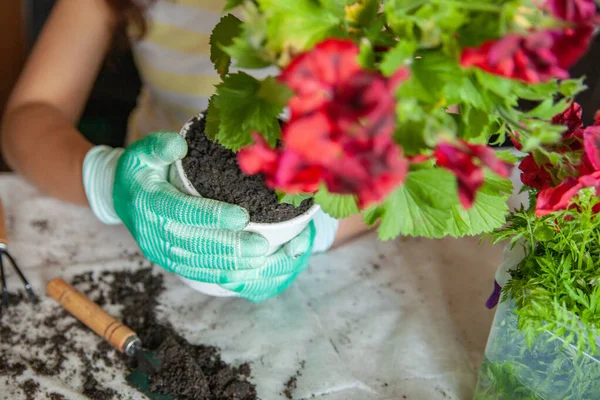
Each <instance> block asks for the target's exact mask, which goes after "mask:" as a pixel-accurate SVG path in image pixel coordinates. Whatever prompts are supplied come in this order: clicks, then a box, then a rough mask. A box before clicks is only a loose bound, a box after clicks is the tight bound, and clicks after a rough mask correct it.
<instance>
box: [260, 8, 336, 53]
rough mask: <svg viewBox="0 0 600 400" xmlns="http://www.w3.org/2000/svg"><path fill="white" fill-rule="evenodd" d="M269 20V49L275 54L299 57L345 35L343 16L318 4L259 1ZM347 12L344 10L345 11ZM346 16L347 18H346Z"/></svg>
mask: <svg viewBox="0 0 600 400" xmlns="http://www.w3.org/2000/svg"><path fill="white" fill-rule="evenodd" d="M257 1H258V3H259V5H260V9H261V10H263V11H264V13H265V15H266V17H267V18H268V23H267V38H268V44H267V46H268V47H269V48H270V50H271V51H273V52H275V53H285V54H286V56H289V54H290V53H298V52H301V51H304V50H307V49H309V48H311V47H312V46H313V45H314V44H316V43H317V42H319V41H321V40H322V39H324V38H326V37H331V36H340V35H342V34H343V32H342V30H341V28H340V26H341V16H340V15H336V13H334V12H332V11H331V8H330V7H327V8H326V7H324V6H323V5H322V4H321V3H320V2H318V1H314V0H257ZM341 10H342V11H343V7H342V8H341ZM342 15H343V14H342Z"/></svg>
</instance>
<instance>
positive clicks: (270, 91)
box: [258, 76, 294, 108]
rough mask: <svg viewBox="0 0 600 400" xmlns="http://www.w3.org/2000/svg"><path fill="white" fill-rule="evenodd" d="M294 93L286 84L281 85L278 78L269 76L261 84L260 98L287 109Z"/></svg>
mask: <svg viewBox="0 0 600 400" xmlns="http://www.w3.org/2000/svg"><path fill="white" fill-rule="evenodd" d="M293 95H294V92H293V91H292V90H291V89H290V88H288V87H287V86H286V85H285V84H283V83H279V82H278V81H277V79H276V78H274V77H272V76H268V77H266V78H265V79H263V80H262V81H261V82H260V89H259V90H258V98H260V99H264V100H266V101H267V102H268V103H270V104H274V105H278V106H280V107H281V108H283V107H285V106H286V104H287V102H288V100H289V99H290V97H292V96H293Z"/></svg>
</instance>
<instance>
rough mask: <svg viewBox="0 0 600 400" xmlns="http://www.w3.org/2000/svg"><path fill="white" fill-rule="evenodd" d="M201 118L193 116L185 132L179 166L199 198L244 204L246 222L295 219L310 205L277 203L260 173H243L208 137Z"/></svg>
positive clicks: (231, 155) (309, 202)
mask: <svg viewBox="0 0 600 400" xmlns="http://www.w3.org/2000/svg"><path fill="white" fill-rule="evenodd" d="M205 126H206V119H205V118H201V119H199V118H197V117H196V118H194V119H193V120H192V123H191V126H190V129H189V131H188V133H187V136H186V140H187V143H188V154H187V156H186V157H185V158H184V159H183V169H184V171H185V174H186V176H187V177H188V179H189V181H190V182H191V183H192V185H193V186H194V188H195V189H196V191H198V193H200V195H201V196H202V197H206V198H209V199H214V200H219V201H223V202H226V203H230V204H237V205H239V206H241V207H244V208H245V209H247V210H248V212H249V213H250V221H251V222H256V223H276V222H283V221H287V220H290V219H292V218H295V217H297V216H299V215H301V214H303V213H304V212H306V211H307V210H308V209H309V208H310V207H311V206H312V204H313V201H312V200H311V199H308V200H305V201H303V202H302V204H300V206H299V207H297V208H296V207H294V206H293V205H291V204H281V203H279V200H278V199H277V195H276V194H275V191H273V190H271V189H269V188H268V187H267V186H266V185H265V181H264V178H263V177H262V176H261V175H254V176H248V175H245V174H244V173H243V172H242V171H241V170H240V167H239V166H238V163H237V158H236V155H235V153H234V152H232V151H230V150H228V149H226V148H224V147H223V146H221V145H220V144H218V143H216V142H213V141H212V140H210V139H208V138H207V137H206V135H205Z"/></svg>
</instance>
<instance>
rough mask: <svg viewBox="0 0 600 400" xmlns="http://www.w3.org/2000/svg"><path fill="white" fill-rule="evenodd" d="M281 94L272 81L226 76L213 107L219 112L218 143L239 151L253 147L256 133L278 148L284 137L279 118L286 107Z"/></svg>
mask: <svg viewBox="0 0 600 400" xmlns="http://www.w3.org/2000/svg"><path fill="white" fill-rule="evenodd" d="M271 79H272V78H271ZM278 90H279V89H278V86H277V85H276V84H275V83H274V82H273V81H271V80H270V78H266V79H265V80H264V81H259V80H257V79H256V78H253V77H252V76H250V75H248V74H246V73H244V72H238V73H236V74H231V75H227V76H226V77H225V78H224V79H223V82H222V83H220V84H219V85H217V93H216V94H217V96H216V97H213V100H214V106H216V107H217V108H218V109H219V132H218V135H217V136H216V140H217V141H218V142H219V143H221V145H223V146H224V147H226V148H228V149H230V150H233V151H237V150H239V149H240V148H242V147H244V146H246V145H249V144H251V143H252V137H251V134H252V133H253V132H259V133H260V134H261V135H262V136H263V137H264V138H265V139H266V140H267V142H268V143H269V144H270V145H271V146H275V144H276V143H277V141H278V140H279V139H280V137H281V127H280V125H279V120H278V116H279V115H280V114H281V113H282V111H283V105H284V104H285V103H283V104H282V103H281V100H282V99H283V98H284V96H281V94H280V93H277V92H276V91H278ZM274 91H275V92H274Z"/></svg>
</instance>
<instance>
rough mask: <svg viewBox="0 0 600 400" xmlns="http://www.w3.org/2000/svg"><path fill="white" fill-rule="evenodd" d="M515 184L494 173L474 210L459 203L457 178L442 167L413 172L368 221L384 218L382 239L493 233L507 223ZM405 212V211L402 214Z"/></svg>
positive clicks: (371, 212) (381, 230)
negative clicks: (506, 214) (509, 195)
mask: <svg viewBox="0 0 600 400" xmlns="http://www.w3.org/2000/svg"><path fill="white" fill-rule="evenodd" d="M511 188H512V187H511V183H510V181H508V180H503V179H499V178H497V177H495V176H492V175H491V174H490V176H489V177H487V178H486V183H485V185H484V186H483V188H482V189H481V190H480V191H479V192H478V193H477V198H476V200H475V203H474V205H473V207H472V208H471V209H470V210H465V209H464V208H462V206H461V205H460V203H459V201H458V196H457V188H456V179H455V177H454V176H453V175H452V174H451V173H450V172H449V171H447V170H444V169H441V168H430V169H421V170H417V171H411V172H410V173H409V175H408V178H407V180H406V182H405V184H404V185H402V186H400V187H399V188H398V189H396V190H395V191H394V192H393V193H392V194H391V195H390V196H389V198H388V199H387V200H386V201H385V202H384V204H383V205H381V206H379V207H375V208H373V209H370V210H369V213H368V216H366V217H365V218H367V217H368V220H367V222H371V223H373V222H374V220H375V219H376V218H377V217H379V218H381V225H380V227H379V237H380V238H381V239H382V240H388V239H393V238H395V237H396V236H398V235H406V236H424V237H427V238H441V237H444V236H447V235H450V236H454V237H459V236H465V235H475V234H479V233H482V232H489V231H491V230H493V229H495V228H498V227H500V226H501V225H502V224H503V223H504V214H505V213H506V212H507V209H508V208H507V207H508V206H507V205H506V199H507V198H508V193H510V189H511ZM399 210H401V211H399Z"/></svg>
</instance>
